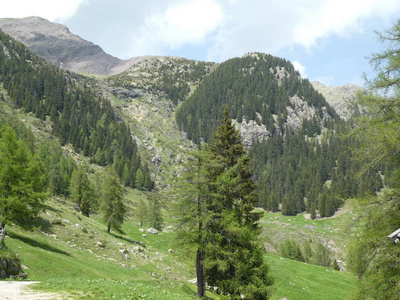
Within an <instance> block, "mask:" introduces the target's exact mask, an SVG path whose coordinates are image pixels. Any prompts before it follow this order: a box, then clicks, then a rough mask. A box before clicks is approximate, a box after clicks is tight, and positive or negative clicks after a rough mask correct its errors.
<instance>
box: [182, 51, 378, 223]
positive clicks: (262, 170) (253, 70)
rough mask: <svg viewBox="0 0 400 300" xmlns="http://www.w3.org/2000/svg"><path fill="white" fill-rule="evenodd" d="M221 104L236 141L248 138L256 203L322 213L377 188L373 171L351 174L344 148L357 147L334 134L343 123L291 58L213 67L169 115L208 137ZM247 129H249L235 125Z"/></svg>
mask: <svg viewBox="0 0 400 300" xmlns="http://www.w3.org/2000/svg"><path fill="white" fill-rule="evenodd" d="M225 107H228V108H229V110H230V116H231V117H232V118H233V119H235V121H236V124H237V126H238V128H240V129H241V132H242V138H246V135H250V138H251V139H252V140H251V143H250V146H249V153H250V156H251V158H252V162H253V167H254V170H255V176H254V179H255V180H256V181H257V182H258V184H259V202H258V204H259V206H261V207H264V208H267V209H269V210H271V211H279V210H282V213H283V214H286V215H295V214H297V213H300V212H304V211H307V212H309V213H310V214H311V217H312V218H315V217H316V216H317V214H319V216H321V217H325V216H331V215H333V213H334V212H335V211H336V209H337V208H338V207H339V206H340V205H341V204H342V202H343V199H346V198H349V197H354V196H356V195H361V194H365V193H374V192H376V191H377V190H379V189H380V188H381V187H382V180H381V178H380V177H379V175H378V173H377V170H376V169H374V170H371V171H370V172H368V174H367V175H365V176H364V178H363V179H362V180H360V178H358V177H357V172H358V170H359V168H360V167H359V166H358V165H357V164H356V163H355V162H354V161H353V160H352V158H351V151H350V149H351V148H352V147H355V146H356V145H355V144H354V143H353V142H352V140H351V139H346V138H339V136H345V135H346V132H347V131H348V129H349V128H350V127H349V125H347V124H348V123H346V122H344V121H343V120H341V119H340V118H339V116H338V115H337V114H336V112H335V111H334V109H332V108H331V107H330V106H329V104H328V103H327V102H326V101H325V99H324V98H323V96H322V95H321V94H319V93H318V92H317V91H316V90H314V88H313V87H312V85H311V84H310V82H309V81H308V80H307V79H303V78H301V77H300V75H299V73H298V72H297V71H296V70H295V69H294V67H293V65H292V64H291V63H290V62H288V61H286V60H283V59H280V58H277V57H273V56H271V55H265V54H260V53H252V54H248V55H246V56H244V57H242V58H234V59H230V60H228V61H226V62H224V63H222V64H220V65H219V66H218V67H217V68H216V69H215V71H213V72H212V73H211V74H210V75H209V76H207V77H205V79H204V80H203V81H202V83H201V84H200V86H199V87H198V88H197V89H196V90H195V91H194V93H193V94H192V95H191V96H190V97H189V98H188V99H187V101H185V102H184V103H183V104H182V105H181V106H180V107H179V108H178V110H177V113H176V120H177V123H178V126H179V127H180V129H182V130H184V131H185V132H186V133H187V136H188V138H190V139H192V140H193V141H194V142H196V143H200V142H201V141H205V142H208V141H210V140H212V136H211V132H213V131H214V130H215V126H216V125H215V124H218V122H220V116H221V115H222V111H223V109H224V108H225ZM254 122H255V123H256V124H255V123H254ZM251 126H253V128H254V129H253V130H254V131H255V134H254V133H252V132H251V129H250V130H247V131H246V129H244V130H242V129H243V128H246V127H251ZM247 138H248V139H249V137H247Z"/></svg>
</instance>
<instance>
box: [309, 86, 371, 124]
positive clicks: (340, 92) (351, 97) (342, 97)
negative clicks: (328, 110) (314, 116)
mask: <svg viewBox="0 0 400 300" xmlns="http://www.w3.org/2000/svg"><path fill="white" fill-rule="evenodd" d="M311 84H312V86H313V87H314V89H316V90H317V91H318V92H319V93H321V94H322V96H324V98H325V99H326V101H327V102H328V103H329V105H330V106H332V107H333V108H334V109H335V111H336V112H337V113H338V115H339V116H340V117H341V118H342V119H344V120H348V119H349V118H350V116H351V115H353V114H354V113H355V111H357V110H360V108H359V107H358V106H357V105H355V99H356V96H357V93H358V92H365V90H364V89H363V88H362V87H359V86H357V85H355V84H346V85H343V86H325V85H323V84H322V83H320V82H318V81H313V82H311Z"/></svg>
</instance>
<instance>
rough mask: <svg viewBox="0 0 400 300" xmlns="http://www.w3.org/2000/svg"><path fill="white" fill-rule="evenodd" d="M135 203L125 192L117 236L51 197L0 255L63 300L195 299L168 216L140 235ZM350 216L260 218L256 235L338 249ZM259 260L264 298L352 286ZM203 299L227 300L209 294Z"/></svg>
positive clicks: (190, 271) (277, 260) (344, 293)
mask: <svg viewBox="0 0 400 300" xmlns="http://www.w3.org/2000/svg"><path fill="white" fill-rule="evenodd" d="M139 199H146V194H145V193H144V192H139V191H135V190H129V191H128V193H127V194H126V199H125V201H126V204H127V207H128V214H127V215H128V218H127V220H126V221H125V223H124V224H123V226H122V230H123V232H122V233H118V232H113V231H112V232H111V234H108V233H107V232H106V227H105V225H104V224H103V223H102V221H101V216H100V215H96V214H93V215H91V217H90V218H87V217H84V216H82V215H81V214H79V213H78V212H77V211H76V210H75V209H74V208H73V203H70V202H68V201H67V200H65V199H61V198H53V199H51V200H49V201H48V203H47V209H46V212H45V213H43V214H42V215H41V218H39V219H38V220H37V221H36V222H34V223H32V224H31V230H29V231H26V230H24V229H22V228H20V227H18V226H16V225H8V228H7V232H8V233H9V235H10V236H9V237H7V238H6V246H7V249H3V252H4V251H9V252H10V251H11V252H14V253H18V254H19V256H20V258H21V264H22V265H24V268H25V270H24V271H25V272H27V273H28V274H29V280H38V281H41V283H40V284H38V285H36V286H35V287H34V288H35V289H39V290H44V291H51V292H59V293H61V294H62V295H64V296H65V297H66V298H69V299H71V298H72V299H171V300H173V299H196V297H195V295H196V285H195V284H193V283H190V282H189V280H190V279H193V278H195V269H194V256H190V255H189V254H188V253H186V252H184V251H183V250H182V249H181V247H180V246H179V245H178V244H177V243H176V241H175V234H174V232H173V228H172V227H170V226H171V225H172V218H171V217H168V216H167V215H166V216H165V219H166V231H163V232H160V233H159V234H157V235H152V234H149V233H146V232H142V231H143V229H145V228H147V227H145V226H144V227H140V226H139V225H138V221H137V216H136V215H135V212H134V209H135V203H137V201H138V200H139ZM355 215H356V213H354V212H352V211H351V210H350V209H349V208H348V207H345V208H343V211H342V212H341V213H340V214H339V215H338V216H337V217H332V218H328V219H321V220H308V219H306V218H305V217H304V216H303V215H299V216H295V217H287V216H282V215H281V214H272V213H265V215H264V218H263V219H262V220H261V224H262V225H263V227H264V232H263V236H262V237H263V239H264V241H265V243H266V244H269V245H270V247H271V245H272V246H273V247H275V245H273V243H271V240H273V239H274V238H275V239H276V237H278V236H279V237H280V238H281V240H284V238H289V237H291V236H292V235H293V236H295V235H298V236H300V237H303V238H305V237H310V236H312V237H318V238H319V239H321V240H324V241H329V240H333V241H335V243H337V244H340V243H342V242H343V243H344V242H345V240H346V238H347V237H346V236H348V235H346V228H347V226H348V224H349V222H351V220H352V219H353V218H354V216H355ZM285 224H286V225H285ZM308 225H312V226H314V227H309V226H308ZM306 226H307V227H306ZM144 234H145V235H147V236H143V235H144ZM275 244H278V242H276V243H275ZM123 250H126V253H127V255H128V256H129V258H128V259H127V257H126V256H125V254H124V253H122V252H123ZM275 252H276V251H275ZM338 253H339V254H338V255H343V254H342V253H344V251H338ZM265 259H266V260H267V261H268V263H269V265H270V272H271V275H272V276H273V277H274V285H273V286H272V287H271V294H272V296H271V299H283V298H286V299H288V300H289V299H296V300H297V299H351V296H352V294H353V293H354V291H355V289H356V287H357V281H356V279H355V278H354V276H353V275H352V274H350V273H346V272H339V271H335V270H333V269H330V268H326V267H321V266H315V265H309V264H305V263H302V262H297V261H293V260H290V259H286V258H281V257H279V256H278V255H276V254H274V251H269V253H268V254H266V255H265ZM206 296H207V299H229V298H228V297H225V296H221V295H217V294H214V293H211V292H207V295H206Z"/></svg>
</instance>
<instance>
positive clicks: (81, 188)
mask: <svg viewBox="0 0 400 300" xmlns="http://www.w3.org/2000/svg"><path fill="white" fill-rule="evenodd" d="M70 196H71V199H72V201H74V202H75V203H76V206H77V208H78V209H79V211H80V212H82V214H83V215H84V216H86V217H89V215H90V211H91V208H92V203H93V201H94V199H93V198H94V190H93V185H92V183H91V182H90V180H89V178H88V176H87V174H86V171H85V169H84V168H83V167H82V166H79V167H78V168H76V169H75V170H74V171H73V172H72V176H71V183H70Z"/></svg>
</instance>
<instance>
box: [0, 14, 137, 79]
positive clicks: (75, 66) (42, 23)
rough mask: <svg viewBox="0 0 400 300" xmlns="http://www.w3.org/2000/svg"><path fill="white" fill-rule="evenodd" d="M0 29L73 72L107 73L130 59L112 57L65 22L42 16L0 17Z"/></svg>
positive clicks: (123, 67) (128, 62)
mask: <svg viewBox="0 0 400 300" xmlns="http://www.w3.org/2000/svg"><path fill="white" fill-rule="evenodd" d="M0 29H1V30H2V31H3V32H4V33H7V34H9V35H10V36H12V37H13V38H15V39H16V40H17V41H19V42H22V43H23V44H25V45H26V46H28V47H29V48H30V49H31V50H32V51H34V52H35V53H36V54H37V55H39V56H40V57H42V58H44V59H45V60H46V61H49V62H51V63H53V64H55V65H56V66H60V67H62V68H64V69H67V70H70V71H73V72H76V73H84V74H95V75H111V74H116V73H119V72H122V71H124V70H125V69H127V68H129V66H130V65H131V64H132V63H133V62H131V61H129V60H127V61H124V60H120V59H118V58H116V57H113V56H111V55H109V54H107V53H105V52H104V51H103V50H102V49H101V48H100V47H99V46H97V45H94V44H93V43H91V42H88V41H86V40H84V39H82V38H80V37H79V36H77V35H74V34H72V33H71V32H70V31H69V30H68V28H67V27H66V26H64V25H61V24H56V23H52V22H49V21H47V20H45V19H43V18H39V17H28V18H22V19H0Z"/></svg>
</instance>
